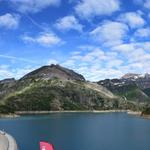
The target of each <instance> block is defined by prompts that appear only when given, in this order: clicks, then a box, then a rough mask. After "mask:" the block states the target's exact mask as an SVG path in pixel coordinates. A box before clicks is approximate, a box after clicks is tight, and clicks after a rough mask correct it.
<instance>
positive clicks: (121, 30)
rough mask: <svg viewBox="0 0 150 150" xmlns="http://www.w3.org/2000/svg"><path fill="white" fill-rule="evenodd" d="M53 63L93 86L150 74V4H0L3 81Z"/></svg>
mask: <svg viewBox="0 0 150 150" xmlns="http://www.w3.org/2000/svg"><path fill="white" fill-rule="evenodd" d="M51 63H53V64H60V65H62V66H64V67H68V68H70V69H73V70H75V71H76V72H78V73H81V74H83V75H84V76H85V78H86V79H87V80H91V81H98V80H100V79H104V78H117V77H121V76H122V75H123V74H125V73H129V72H130V73H131V72H132V73H142V74H144V73H150V67H149V66H150V1H149V0H0V79H4V78H11V77H15V78H16V79H18V78H20V77H22V76H23V75H25V74H26V73H28V72H30V71H31V70H34V69H36V68H38V67H40V66H43V65H49V64H51Z"/></svg>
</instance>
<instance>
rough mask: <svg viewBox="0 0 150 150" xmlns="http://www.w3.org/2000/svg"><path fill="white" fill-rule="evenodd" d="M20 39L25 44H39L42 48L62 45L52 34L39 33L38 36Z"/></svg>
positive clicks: (25, 36)
mask: <svg viewBox="0 0 150 150" xmlns="http://www.w3.org/2000/svg"><path fill="white" fill-rule="evenodd" d="M22 39H23V40H24V41H25V42H30V43H35V44H40V45H42V46H52V45H56V44H60V43H62V40H61V39H60V38H59V37H58V36H56V35H55V34H54V33H43V32H42V33H40V34H39V35H38V36H35V37H32V36H28V35H24V36H23V37H22Z"/></svg>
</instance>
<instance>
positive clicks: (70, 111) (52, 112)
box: [0, 109, 150, 119]
mask: <svg viewBox="0 0 150 150" xmlns="http://www.w3.org/2000/svg"><path fill="white" fill-rule="evenodd" d="M119 112H124V113H127V114H128V115H133V116H138V117H142V118H145V119H150V115H145V114H143V115H142V112H141V111H132V110H120V109H115V110H64V111H16V112H15V113H14V114H0V119H2V118H17V117H21V116H23V115H46V114H47V115H48V114H54V113H119Z"/></svg>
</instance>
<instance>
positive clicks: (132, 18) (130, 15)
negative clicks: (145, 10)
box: [118, 12, 145, 28]
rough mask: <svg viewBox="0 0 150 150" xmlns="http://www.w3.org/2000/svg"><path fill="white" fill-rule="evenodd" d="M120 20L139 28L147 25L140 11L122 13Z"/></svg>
mask: <svg viewBox="0 0 150 150" xmlns="http://www.w3.org/2000/svg"><path fill="white" fill-rule="evenodd" d="M118 20H119V21H121V22H124V23H127V24H128V25H129V26H130V27H131V28H138V27H142V26H144V25H145V20H144V19H143V18H142V17H141V15H140V14H139V13H136V12H127V13H124V14H121V15H120V16H119V18H118Z"/></svg>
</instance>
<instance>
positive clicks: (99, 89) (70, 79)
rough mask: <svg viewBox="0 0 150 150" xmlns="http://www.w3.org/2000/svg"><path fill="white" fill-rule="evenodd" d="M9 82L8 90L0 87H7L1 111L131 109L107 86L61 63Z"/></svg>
mask: <svg viewBox="0 0 150 150" xmlns="http://www.w3.org/2000/svg"><path fill="white" fill-rule="evenodd" d="M1 82H2V81H1ZM8 83H10V88H9V87H8V85H7V86H6V87H8V89H7V88H3V87H2V88H1V89H0V90H1V91H2V90H4V89H5V92H4V93H5V94H3V96H1V98H0V112H1V113H6V112H7V113H8V112H15V111H29V110H93V109H96V110H101V109H122V108H128V103H127V102H125V101H124V100H120V97H118V96H116V95H115V94H113V93H112V92H110V91H109V90H107V89H106V88H105V87H103V86H101V85H98V84H97V83H92V82H88V81H86V80H85V78H84V77H83V76H82V75H80V74H78V73H76V72H74V71H73V70H70V69H67V68H64V67H62V66H59V65H50V66H43V67H41V68H39V69H36V70H34V71H32V72H30V73H28V74H27V75H25V76H24V77H22V78H21V79H19V80H12V82H8ZM11 83H12V84H11ZM5 84H6V83H5ZM10 89H11V90H10ZM131 105H132V104H131Z"/></svg>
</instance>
